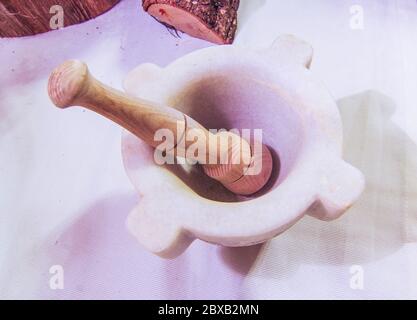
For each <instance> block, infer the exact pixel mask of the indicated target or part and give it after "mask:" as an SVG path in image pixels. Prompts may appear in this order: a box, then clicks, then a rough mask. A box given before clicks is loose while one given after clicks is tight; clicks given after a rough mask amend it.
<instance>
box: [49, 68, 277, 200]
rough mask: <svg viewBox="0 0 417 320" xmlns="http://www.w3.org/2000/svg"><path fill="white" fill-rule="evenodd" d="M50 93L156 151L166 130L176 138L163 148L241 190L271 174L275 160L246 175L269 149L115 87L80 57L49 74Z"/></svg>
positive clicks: (62, 103)
mask: <svg viewBox="0 0 417 320" xmlns="http://www.w3.org/2000/svg"><path fill="white" fill-rule="evenodd" d="M48 93H49V96H50V98H51V100H52V102H53V103H54V104H55V105H56V106H57V107H59V108H67V107H71V106H83V107H86V108H88V109H90V110H92V111H94V112H96V113H98V114H101V115H102V116H104V117H106V118H108V119H110V120H112V121H114V122H116V123H118V124H119V125H120V126H122V127H124V128H125V129H127V130H129V131H130V132H132V133H133V134H134V135H135V136H137V137H138V138H140V139H142V140H143V141H144V142H146V143H147V144H148V145H150V146H152V147H154V148H157V149H159V148H160V146H161V140H158V139H155V137H156V134H157V132H158V131H159V130H160V129H164V130H167V131H168V132H169V133H172V135H171V137H172V139H173V140H171V141H167V140H170V139H171V138H169V135H165V138H166V140H165V142H168V146H169V148H166V147H165V146H164V147H163V148H161V149H160V151H162V152H169V153H170V154H172V155H173V156H177V157H182V158H186V159H187V160H188V161H190V160H191V161H195V163H200V164H201V165H202V166H203V169H204V172H205V173H206V174H207V175H208V176H210V177H211V178H213V179H215V180H217V181H219V182H220V183H222V184H223V185H224V186H225V187H226V188H228V189H229V190H231V191H232V192H234V193H236V194H242V195H250V194H253V193H255V192H257V191H259V190H260V189H261V188H262V187H263V186H264V185H265V184H266V182H267V181H268V179H269V177H270V175H271V170H272V161H262V164H263V168H262V170H261V172H260V173H259V174H257V175H251V176H250V177H249V176H248V177H245V176H246V174H247V172H248V169H249V168H250V166H251V164H252V162H253V160H254V159H258V158H261V159H262V156H263V157H265V159H271V155H270V153H269V150H268V149H267V148H266V147H264V148H263V149H262V150H261V153H260V154H259V155H256V154H252V148H251V146H250V145H249V143H248V142H247V141H246V140H244V139H242V138H241V137H240V136H238V135H237V134H235V133H231V132H223V131H221V132H219V133H217V134H213V133H211V132H209V131H208V130H207V129H205V128H204V127H203V126H202V125H201V124H199V123H198V122H197V121H195V120H194V119H192V118H190V117H189V116H187V115H185V114H183V113H182V112H180V111H179V110H177V109H174V108H171V107H166V106H161V105H158V104H155V103H154V102H151V101H147V100H144V99H140V98H137V97H132V96H129V95H127V94H125V93H123V92H120V91H118V90H115V89H113V88H110V87H108V86H106V85H105V84H103V83H101V82H99V81H98V80H97V79H95V78H94V77H93V76H92V75H91V74H90V73H89V71H88V68H87V66H86V64H84V63H83V62H81V61H78V60H69V61H66V62H64V63H63V64H61V65H60V66H58V67H57V68H56V69H55V70H54V71H53V72H52V73H51V76H50V78H49V81H48ZM165 145H166V144H165ZM196 151H197V152H196ZM241 182H242V183H241ZM240 184H241V186H239V185H240Z"/></svg>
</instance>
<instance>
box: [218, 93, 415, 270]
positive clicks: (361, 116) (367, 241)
mask: <svg viewBox="0 0 417 320" xmlns="http://www.w3.org/2000/svg"><path fill="white" fill-rule="evenodd" d="M338 106H339V109H340V112H341V117H342V122H343V126H344V146H343V147H344V155H343V156H344V159H345V160H346V161H347V162H349V163H351V164H352V165H354V166H355V167H357V168H358V169H359V170H361V171H362V173H363V174H364V176H365V179H366V188H365V191H364V193H363V194H362V196H361V198H360V199H359V200H358V202H357V203H356V204H355V205H354V206H353V207H352V208H351V209H350V210H349V211H348V212H346V214H345V215H343V216H342V217H341V218H340V219H338V220H336V221H332V222H322V221H319V220H316V219H314V218H312V217H309V216H306V217H304V218H303V219H301V221H300V222H299V223H297V224H296V225H295V226H294V227H292V228H291V229H290V230H288V231H286V232H285V233H283V234H282V235H280V236H278V237H277V238H275V239H273V240H271V241H270V242H268V243H267V244H265V245H264V246H262V247H256V248H251V247H249V248H240V249H233V248H224V249H222V251H224V252H223V254H222V256H223V259H224V262H225V263H226V264H228V265H229V266H230V267H231V268H233V269H235V270H236V271H237V272H244V273H248V272H250V270H251V269H254V268H256V269H257V272H262V276H265V277H271V278H282V277H285V276H287V275H288V274H291V273H294V272H295V271H296V270H297V269H298V267H299V266H300V265H303V264H329V265H349V266H351V265H354V264H364V263H367V262H370V261H374V260H378V259H382V258H384V257H386V256H388V255H390V254H392V253H394V252H395V251H397V250H398V249H400V248H401V247H402V246H403V245H404V244H405V243H407V242H411V241H417V232H416V229H417V228H416V224H417V223H416V221H417V216H416V212H417V201H415V200H413V199H416V198H417V180H416V179H415V178H414V179H413V178H412V177H416V176H417V146H416V145H415V144H414V142H413V141H412V140H411V139H410V138H409V137H408V136H407V135H406V134H405V133H404V132H403V131H402V130H401V129H400V128H399V127H397V126H396V125H395V124H394V123H393V122H392V121H391V116H392V114H393V113H394V111H395V104H394V103H393V101H391V100H390V99H389V98H388V97H386V96H384V95H382V94H381V93H378V92H375V91H367V92H363V93H360V94H357V95H354V96H350V97H347V98H344V99H341V100H339V101H338ZM261 270H262V271H261Z"/></svg>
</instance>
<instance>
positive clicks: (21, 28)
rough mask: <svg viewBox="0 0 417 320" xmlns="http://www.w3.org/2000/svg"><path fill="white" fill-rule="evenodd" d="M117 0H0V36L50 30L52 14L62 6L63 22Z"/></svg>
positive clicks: (76, 19)
mask: <svg viewBox="0 0 417 320" xmlns="http://www.w3.org/2000/svg"><path fill="white" fill-rule="evenodd" d="M119 1H120V0H42V1H39V0H27V1H21V0H2V1H0V37H21V36H30V35H33V34H37V33H42V32H47V31H51V30H52V28H51V24H50V21H51V18H53V16H54V14H55V13H56V11H54V10H52V12H51V8H52V7H53V6H56V5H59V6H61V7H62V9H63V22H64V26H70V25H73V24H77V23H80V22H83V21H86V20H90V19H92V18H95V17H97V16H98V15H100V14H102V13H104V12H106V11H108V10H109V9H111V8H112V7H113V6H114V5H116V4H117V3H118V2H119Z"/></svg>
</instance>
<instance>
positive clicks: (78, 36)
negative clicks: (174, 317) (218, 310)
mask: <svg viewBox="0 0 417 320" xmlns="http://www.w3.org/2000/svg"><path fill="white" fill-rule="evenodd" d="M241 2H242V4H241V8H240V12H239V14H240V24H239V29H238V34H237V38H236V42H235V44H236V45H241V46H248V47H262V46H264V47H265V46H268V45H270V44H271V43H272V41H273V40H274V38H275V37H276V36H277V35H278V34H281V33H291V34H295V35H297V36H298V37H300V38H302V39H304V40H306V41H308V42H310V43H311V44H312V45H313V47H314V50H315V57H314V60H313V64H312V67H311V69H312V71H313V72H314V73H315V75H316V76H317V77H318V78H321V79H322V80H323V82H324V83H325V84H326V86H327V87H328V88H329V90H330V92H331V93H332V94H333V96H334V97H335V98H336V99H337V100H338V104H339V106H340V110H341V114H342V119H343V123H344V130H345V158H346V160H347V161H348V162H351V163H352V164H354V165H355V166H357V167H358V168H359V169H361V170H362V172H363V173H364V175H365V177H366V180H367V188H366V191H365V193H364V195H363V196H362V198H361V199H360V201H359V202H358V203H357V204H356V205H355V206H354V207H353V208H352V209H351V210H349V211H348V212H347V213H346V214H345V215H344V216H343V217H342V218H340V219H339V220H337V221H334V222H330V223H329V222H321V221H318V220H315V219H313V218H310V217H305V218H303V219H302V220H301V221H300V222H299V223H297V224H296V225H295V226H294V227H293V228H291V229H290V230H288V231H287V232H285V233H284V234H282V235H281V236H279V237H277V238H275V239H274V240H272V241H270V242H268V243H267V244H265V245H263V246H255V247H250V248H239V249H230V248H221V247H217V246H214V245H210V244H206V243H203V242H201V241H196V242H194V243H193V245H192V246H191V247H190V248H189V249H188V251H187V252H186V253H185V254H183V255H182V256H180V257H179V258H177V259H175V260H163V259H161V258H159V257H156V256H153V255H152V254H150V253H148V252H146V251H145V250H144V249H143V248H142V247H140V246H139V245H138V244H137V243H136V241H135V240H134V238H133V237H132V236H131V235H130V234H129V233H128V232H127V230H126V227H125V219H126V217H127V215H128V213H129V211H130V210H131V209H132V208H133V207H134V206H135V204H136V203H137V201H138V199H139V198H138V196H137V194H136V193H135V191H134V189H133V187H132V185H131V184H130V182H129V181H128V179H127V177H126V174H125V172H124V169H123V165H122V160H121V153H120V139H121V136H120V133H121V129H120V128H119V127H118V126H116V125H115V124H113V123H111V122H109V121H108V120H106V119H103V118H100V117H98V116H97V115H95V114H93V113H91V112H89V111H85V110H83V109H81V108H74V109H69V110H65V111H62V110H58V109H57V108H54V107H53V106H52V104H51V102H50V101H49V99H48V96H47V92H46V82H47V77H48V74H49V72H50V71H51V70H52V69H53V67H55V66H56V65H57V64H59V63H60V62H62V61H64V60H65V59H69V58H77V59H81V60H83V61H85V62H87V63H88V64H89V66H90V69H91V70H92V72H93V73H94V74H95V75H96V76H97V77H98V78H99V79H100V80H102V81H103V82H105V83H107V84H109V85H111V86H114V87H116V88H121V86H122V81H123V78H124V77H125V76H126V74H127V72H128V71H129V70H131V69H132V68H134V67H135V66H136V65H138V64H140V63H144V62H152V63H156V64H159V65H166V64H168V63H169V62H171V61H173V60H175V59H176V58H178V57H181V56H183V55H184V54H187V53H189V52H191V51H193V50H196V49H199V48H204V47H207V46H209V45H211V44H209V43H207V42H204V41H201V40H197V39H193V38H190V37H188V36H187V35H181V38H175V37H173V36H172V35H171V34H170V33H169V31H168V30H167V29H166V28H165V27H163V26H161V25H160V24H158V23H156V22H155V21H154V20H153V19H152V18H151V17H149V16H148V15H147V14H145V13H143V12H142V10H141V8H140V1H138V0H122V1H121V3H120V4H119V5H117V6H116V7H115V8H114V9H113V10H111V11H110V12H108V13H106V14H105V15H103V16H100V17H98V18H97V19H95V20H92V21H89V22H87V23H84V24H81V25H77V26H73V27H69V28H65V29H62V30H59V31H53V32H49V33H47V34H42V35H37V36H34V37H27V38H21V39H1V40H0V61H1V65H0V266H1V268H0V298H54V299H62V298H81V299H91V298H105V299H111V298H121V299H124V298H134V299H135V298H137V299H186V298H189V299H211V298H212V299H234V298H245V299H258V298H267V299H275V298H284V299H287V298H319V299H322V298H337V299H346V298H417V178H416V177H417V147H416V143H417V126H416V125H415V123H416V120H417V105H416V103H417V102H416V101H417V60H416V55H417V4H416V2H415V1H414V0H397V1H388V0H385V1H376V0H374V1H372V0H357V1H354V2H352V1H349V0H343V1H342V0H340V1H326V0H315V1H307V0H304V1H302V0H296V1H291V2H290V1H285V2H284V1H276V0H241ZM362 18H363V19H362ZM56 265H58V266H62V268H63V270H64V288H63V289H59V288H58V289H56V290H54V286H53V285H52V287H51V286H50V280H51V277H53V276H54V274H51V273H50V268H51V267H52V266H56ZM52 271H54V269H52Z"/></svg>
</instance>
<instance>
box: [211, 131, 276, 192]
mask: <svg viewBox="0 0 417 320" xmlns="http://www.w3.org/2000/svg"><path fill="white" fill-rule="evenodd" d="M217 136H218V140H220V141H221V142H220V143H219V145H222V144H223V145H227V149H226V150H225V152H226V153H227V156H228V157H227V159H228V161H227V162H226V163H225V164H224V162H222V163H221V164H216V165H203V169H204V172H205V174H207V175H208V176H209V177H211V178H213V179H215V180H217V181H219V182H220V183H222V184H223V186H224V187H225V188H227V189H228V190H230V191H231V192H233V193H235V194H238V195H244V196H250V195H253V194H255V193H257V192H258V191H260V190H261V189H262V188H263V187H264V186H265V185H266V183H267V182H268V181H269V179H270V177H271V174H272V167H273V159H272V155H271V152H270V151H269V149H268V147H267V146H265V145H264V144H262V145H261V144H257V145H256V144H252V145H250V144H249V143H248V142H247V141H246V140H245V139H242V138H241V137H239V136H238V135H235V134H233V133H231V132H221V133H219V134H217ZM225 141H226V142H225ZM225 143H227V144H225ZM235 160H238V161H237V162H236V161H235Z"/></svg>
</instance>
